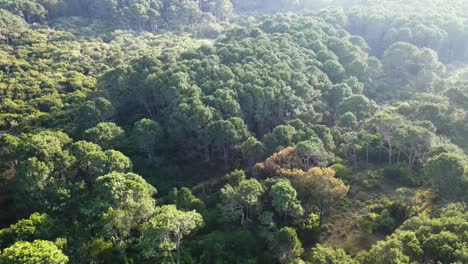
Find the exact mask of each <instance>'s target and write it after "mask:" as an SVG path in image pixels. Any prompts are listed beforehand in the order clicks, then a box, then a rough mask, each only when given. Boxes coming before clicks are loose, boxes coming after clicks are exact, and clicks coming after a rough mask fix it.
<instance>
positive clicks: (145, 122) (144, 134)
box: [132, 118, 162, 160]
mask: <svg viewBox="0 0 468 264" xmlns="http://www.w3.org/2000/svg"><path fill="white" fill-rule="evenodd" d="M161 137H162V129H161V126H160V125H159V124H158V123H157V122H156V121H153V120H151V119H146V118H143V119H141V120H140V121H138V122H137V123H135V125H134V126H133V130H132V138H133V139H134V141H135V143H136V145H137V146H138V148H139V149H141V150H142V151H144V152H145V153H146V154H147V157H148V160H153V159H154V156H155V148H156V146H157V145H158V144H159V143H160V142H161Z"/></svg>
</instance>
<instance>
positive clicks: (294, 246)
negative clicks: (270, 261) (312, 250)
mask: <svg viewBox="0 0 468 264" xmlns="http://www.w3.org/2000/svg"><path fill="white" fill-rule="evenodd" d="M272 250H273V252H274V254H275V256H276V258H277V259H278V260H279V262H280V263H285V264H286V263H294V262H295V261H297V260H298V259H300V256H301V255H302V253H303V252H304V249H303V248H302V243H301V241H300V240H299V238H298V237H297V233H296V230H295V229H294V228H292V227H283V228H281V230H280V231H279V232H278V234H277V235H276V239H275V245H274V246H273V248H272Z"/></svg>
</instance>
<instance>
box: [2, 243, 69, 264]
mask: <svg viewBox="0 0 468 264" xmlns="http://www.w3.org/2000/svg"><path fill="white" fill-rule="evenodd" d="M0 263H2V264H37V263H48V264H49V263H50V264H66V263H68V257H67V256H65V255H64V254H63V253H62V251H61V250H60V249H58V248H57V246H56V245H55V244H54V243H52V242H50V241H46V240H34V241H33V242H32V243H31V242H25V241H18V242H16V243H15V244H14V245H12V246H10V247H8V248H5V249H4V250H3V251H2V253H1V254H0Z"/></svg>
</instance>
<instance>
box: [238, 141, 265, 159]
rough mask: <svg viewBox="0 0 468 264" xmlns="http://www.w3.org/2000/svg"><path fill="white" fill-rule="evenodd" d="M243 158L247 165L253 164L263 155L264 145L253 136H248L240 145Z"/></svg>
mask: <svg viewBox="0 0 468 264" xmlns="http://www.w3.org/2000/svg"><path fill="white" fill-rule="evenodd" d="M240 150H241V154H242V158H243V160H244V161H245V162H246V163H247V165H253V164H255V162H257V161H259V160H262V159H263V158H264V157H265V153H266V148H265V145H264V144H263V143H262V142H260V141H258V140H257V139H256V138H255V137H249V138H248V139H247V140H245V141H244V143H242V145H241V146H240Z"/></svg>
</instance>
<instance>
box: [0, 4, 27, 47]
mask: <svg viewBox="0 0 468 264" xmlns="http://www.w3.org/2000/svg"><path fill="white" fill-rule="evenodd" d="M26 32H28V25H27V24H26V22H25V21H24V20H23V19H21V18H19V17H17V16H15V15H13V14H12V13H10V12H8V11H6V10H4V9H0V40H1V39H4V40H6V43H7V44H10V43H11V42H12V41H13V40H15V39H17V38H19V37H21V36H22V35H24V34H25V33H26Z"/></svg>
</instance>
